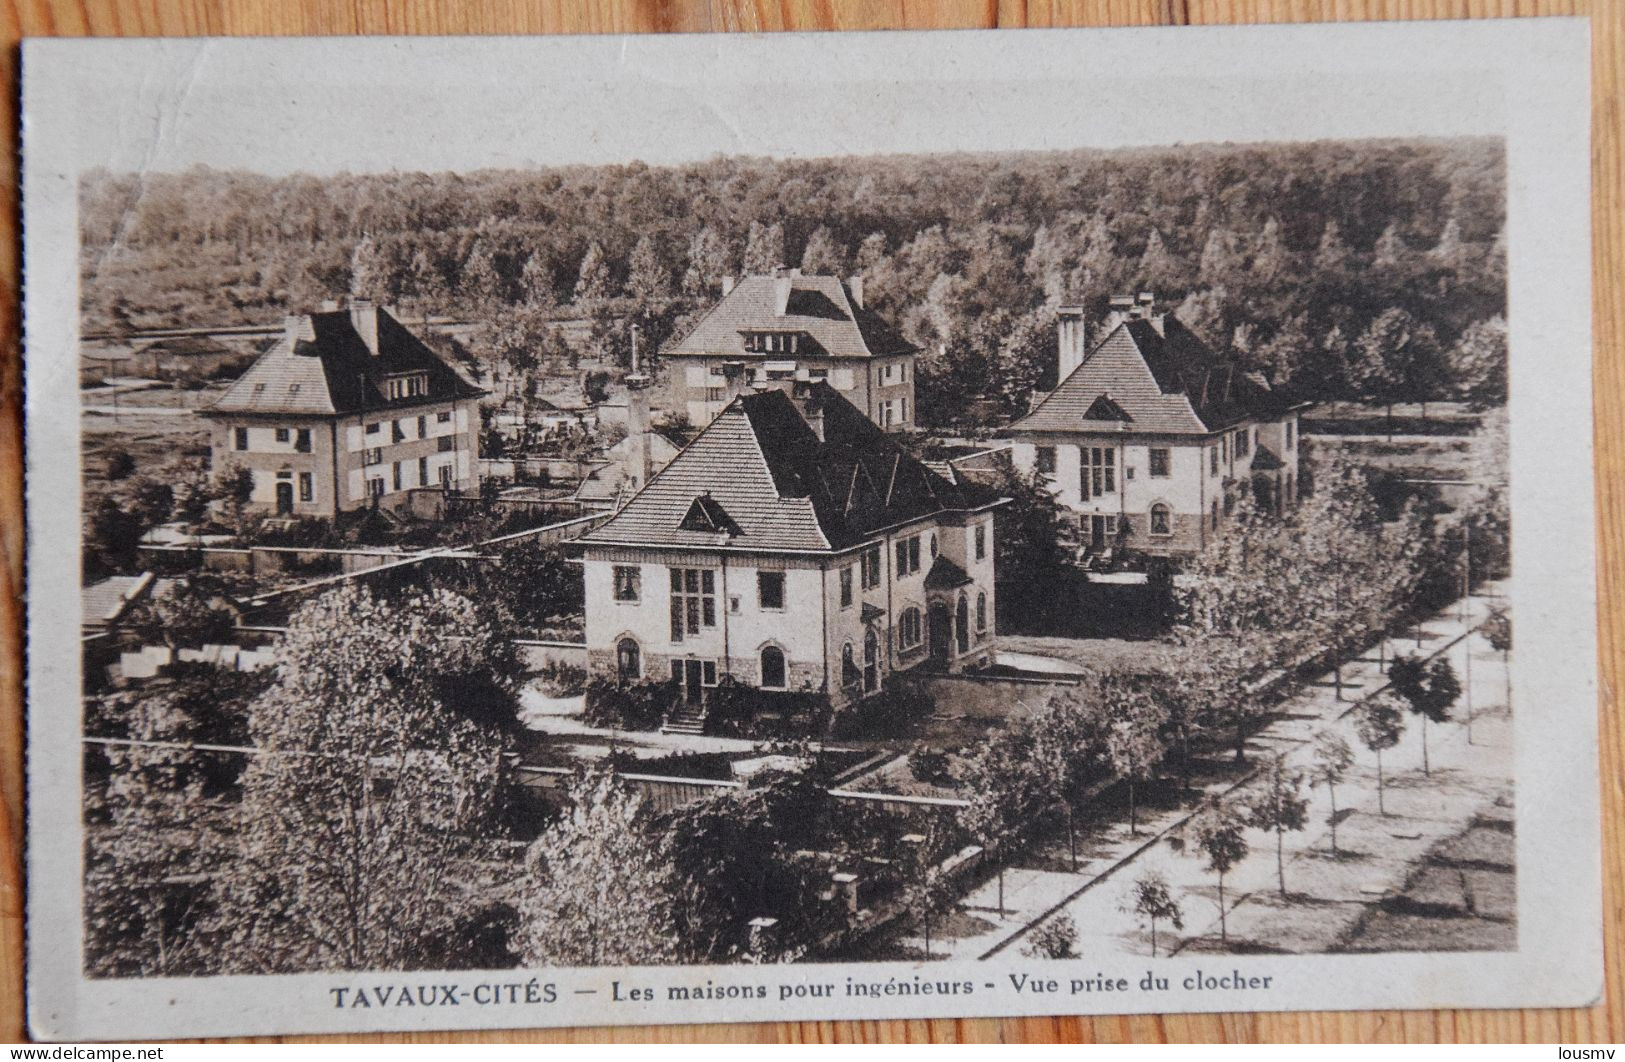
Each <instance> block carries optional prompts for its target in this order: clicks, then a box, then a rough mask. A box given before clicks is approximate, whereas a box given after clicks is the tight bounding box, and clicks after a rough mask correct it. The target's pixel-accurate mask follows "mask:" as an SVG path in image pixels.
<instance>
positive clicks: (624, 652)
mask: <svg viewBox="0 0 1625 1062" xmlns="http://www.w3.org/2000/svg"><path fill="white" fill-rule="evenodd" d="M615 677H616V678H617V679H619V680H620V681H622V682H636V681H637V680H638V679H640V678H642V677H643V650H642V649H641V648H639V646H638V643H637V640H636V639H634V638H622V639H621V640H620V641H618V642H616V643H615Z"/></svg>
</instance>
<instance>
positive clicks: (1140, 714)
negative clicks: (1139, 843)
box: [1100, 678, 1168, 837]
mask: <svg viewBox="0 0 1625 1062" xmlns="http://www.w3.org/2000/svg"><path fill="white" fill-rule="evenodd" d="M1101 693H1102V694H1103V696H1102V697H1101V702H1100V704H1101V708H1100V711H1101V714H1102V715H1104V716H1105V717H1106V718H1107V719H1110V720H1111V723H1110V725H1109V726H1108V727H1107V729H1106V740H1105V746H1106V760H1107V762H1108V763H1109V764H1111V768H1112V771H1113V772H1115V773H1116V775H1117V777H1118V778H1120V779H1122V780H1123V781H1125V782H1127V783H1128V832H1129V836H1131V837H1132V836H1134V834H1135V833H1137V832H1138V830H1137V823H1136V820H1135V801H1134V796H1135V788H1136V786H1138V785H1139V783H1141V782H1147V781H1150V780H1151V778H1152V777H1153V775H1154V774H1155V773H1156V769H1157V766H1158V764H1160V763H1162V758H1163V756H1164V754H1165V753H1166V751H1167V748H1166V746H1164V744H1163V741H1162V728H1163V726H1164V724H1166V723H1167V722H1168V711H1167V709H1166V708H1164V707H1163V706H1162V704H1161V703H1160V702H1159V701H1158V700H1157V699H1156V698H1155V697H1153V696H1152V695H1151V693H1150V691H1149V690H1147V689H1145V688H1144V687H1143V686H1140V685H1138V684H1136V683H1132V682H1130V681H1125V680H1123V679H1121V678H1108V679H1107V680H1105V681H1103V682H1102V683H1101Z"/></svg>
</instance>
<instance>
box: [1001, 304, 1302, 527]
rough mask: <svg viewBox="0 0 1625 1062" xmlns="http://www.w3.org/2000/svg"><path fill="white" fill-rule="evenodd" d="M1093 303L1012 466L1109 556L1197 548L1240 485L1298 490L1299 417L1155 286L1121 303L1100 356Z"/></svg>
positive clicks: (1277, 499) (1062, 343)
mask: <svg viewBox="0 0 1625 1062" xmlns="http://www.w3.org/2000/svg"><path fill="white" fill-rule="evenodd" d="M1084 334H1085V332H1084V321H1083V311H1082V309H1081V308H1078V307H1063V308H1062V309H1061V311H1060V327H1059V337H1060V338H1059V344H1058V346H1059V358H1060V366H1059V369H1060V372H1059V376H1058V379H1059V380H1060V384H1059V385H1058V386H1057V387H1056V388H1055V390H1054V391H1052V392H1050V393H1049V394H1048V395H1046V396H1044V397H1043V398H1042V399H1041V400H1040V401H1039V402H1038V403H1037V404H1036V405H1035V406H1034V407H1033V409H1032V410H1031V412H1029V413H1028V414H1027V415H1026V416H1025V417H1022V418H1021V419H1019V420H1017V421H1016V422H1015V423H1014V424H1012V425H1011V426H1010V427H1009V428H1008V429H1006V431H1005V433H1004V434H1006V435H1007V436H1008V437H1009V438H1010V439H1011V440H1013V443H1012V455H1011V456H1012V461H1013V463H1014V465H1015V466H1016V468H1017V469H1019V470H1021V471H1023V472H1029V473H1036V474H1038V475H1039V476H1041V477H1043V478H1045V479H1047V480H1048V481H1049V483H1050V485H1051V487H1052V489H1053V490H1054V492H1055V496H1056V498H1057V499H1058V500H1059V501H1060V502H1061V504H1062V505H1063V506H1065V507H1066V508H1067V509H1068V510H1070V511H1071V512H1072V513H1074V514H1076V517H1077V521H1078V532H1079V535H1080V537H1081V539H1082V540H1083V541H1084V543H1085V545H1086V547H1087V548H1089V549H1090V550H1092V551H1094V552H1097V553H1104V552H1108V551H1120V550H1125V549H1127V550H1133V551H1136V552H1139V553H1142V554H1148V555H1152V556H1179V555H1189V554H1192V553H1195V552H1197V551H1199V550H1200V549H1201V548H1202V547H1203V545H1205V544H1206V542H1207V541H1208V540H1209V539H1210V538H1211V537H1212V536H1213V534H1214V533H1215V532H1216V531H1217V530H1218V528H1219V526H1220V524H1221V523H1222V521H1223V520H1224V518H1225V516H1226V514H1228V513H1229V512H1230V510H1231V508H1232V506H1233V505H1234V503H1235V499H1236V498H1237V496H1238V492H1240V491H1241V490H1252V491H1254V493H1255V496H1256V497H1257V498H1258V500H1259V501H1260V503H1262V504H1264V505H1266V506H1270V507H1272V508H1273V507H1279V506H1284V505H1291V504H1293V502H1294V501H1295V500H1296V498H1297V497H1298V483H1299V480H1298V412H1299V408H1300V407H1299V406H1298V405H1296V404H1294V403H1293V402H1292V401H1291V400H1290V399H1288V398H1287V397H1286V396H1285V395H1283V394H1282V393H1281V392H1279V391H1276V390H1274V389H1273V388H1271V387H1270V385H1269V382H1268V381H1267V380H1265V379H1264V378H1263V377H1262V376H1260V375H1258V374H1256V373H1250V372H1247V371H1244V370H1243V369H1242V368H1241V367H1239V366H1238V365H1236V364H1235V363H1234V362H1233V361H1231V360H1229V359H1226V358H1223V357H1221V356H1219V355H1218V354H1216V353H1214V351H1213V350H1212V349H1211V348H1210V347H1208V346H1207V344H1205V343H1204V342H1203V341H1202V340H1201V339H1200V338H1199V337H1198V336H1197V335H1196V334H1195V333H1193V332H1192V331H1191V330H1190V329H1188V328H1186V327H1185V326H1184V325H1183V324H1181V323H1180V321H1179V320H1178V318H1176V317H1174V316H1173V315H1172V314H1166V313H1157V312H1155V299H1154V297H1153V296H1152V295H1151V294H1150V293H1149V292H1141V293H1140V294H1139V295H1138V296H1119V297H1117V298H1114V299H1112V300H1111V315H1110V316H1109V317H1108V318H1107V320H1106V321H1105V322H1104V327H1103V328H1102V335H1103V338H1102V339H1101V340H1100V341H1099V342H1098V343H1096V344H1095V346H1094V348H1093V349H1089V350H1086V349H1085V342H1084Z"/></svg>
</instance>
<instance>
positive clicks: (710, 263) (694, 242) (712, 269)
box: [683, 225, 728, 297]
mask: <svg viewBox="0 0 1625 1062" xmlns="http://www.w3.org/2000/svg"><path fill="white" fill-rule="evenodd" d="M727 272H728V245H727V243H726V242H725V241H724V240H723V239H722V237H721V236H718V235H717V234H716V232H715V230H713V229H711V228H710V227H708V226H705V225H702V226H700V227H699V229H697V230H696V231H695V233H694V236H693V238H692V239H690V240H689V243H688V270H687V271H686V272H685V273H684V274H683V290H684V291H686V292H688V293H689V294H690V295H702V296H707V297H710V296H712V295H713V293H714V292H715V291H716V288H717V286H718V285H719V284H721V283H722V278H723V277H724V276H725V275H726V274H727Z"/></svg>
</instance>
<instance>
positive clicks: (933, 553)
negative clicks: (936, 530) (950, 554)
mask: <svg viewBox="0 0 1625 1062" xmlns="http://www.w3.org/2000/svg"><path fill="white" fill-rule="evenodd" d="M936 555H937V536H936V535H934V534H933V535H932V536H931V556H933V557H935V556H936Z"/></svg>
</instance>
